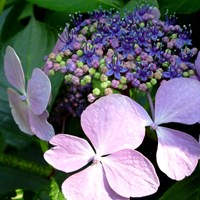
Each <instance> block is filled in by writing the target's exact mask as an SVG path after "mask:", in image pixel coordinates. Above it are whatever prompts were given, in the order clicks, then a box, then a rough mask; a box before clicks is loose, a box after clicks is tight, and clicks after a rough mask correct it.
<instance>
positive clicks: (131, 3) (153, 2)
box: [121, 0, 159, 11]
mask: <svg viewBox="0 0 200 200" xmlns="http://www.w3.org/2000/svg"><path fill="white" fill-rule="evenodd" d="M145 2H146V3H148V4H149V5H151V6H154V7H159V6H158V2H157V0H147V1H145ZM140 3H141V0H130V1H128V2H127V3H126V4H125V5H124V6H123V7H122V9H121V10H124V9H126V10H130V11H132V10H133V9H134V8H135V7H136V6H137V5H138V4H140Z"/></svg>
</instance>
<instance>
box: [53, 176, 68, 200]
mask: <svg viewBox="0 0 200 200" xmlns="http://www.w3.org/2000/svg"><path fill="white" fill-rule="evenodd" d="M50 187H51V191H50V194H49V196H50V197H51V200H65V197H64V195H63V194H62V192H61V191H60V188H59V185H58V183H57V182H56V180H55V179H54V178H52V180H51V185H50Z"/></svg>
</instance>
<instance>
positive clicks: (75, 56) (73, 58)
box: [71, 54, 79, 62]
mask: <svg viewBox="0 0 200 200" xmlns="http://www.w3.org/2000/svg"><path fill="white" fill-rule="evenodd" d="M71 59H72V60H73V61H74V62H76V61H77V60H78V59H79V56H78V55H77V54H73V55H72V58H71Z"/></svg>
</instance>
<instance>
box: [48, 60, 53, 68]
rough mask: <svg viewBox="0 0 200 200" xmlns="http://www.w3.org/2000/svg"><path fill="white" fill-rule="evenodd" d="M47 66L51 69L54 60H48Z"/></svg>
mask: <svg viewBox="0 0 200 200" xmlns="http://www.w3.org/2000/svg"><path fill="white" fill-rule="evenodd" d="M46 66H47V67H48V69H51V68H52V67H53V62H52V61H47V63H46Z"/></svg>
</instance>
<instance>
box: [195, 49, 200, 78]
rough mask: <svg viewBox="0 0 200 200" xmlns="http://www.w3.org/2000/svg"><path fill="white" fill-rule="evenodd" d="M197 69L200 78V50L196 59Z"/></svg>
mask: <svg viewBox="0 0 200 200" xmlns="http://www.w3.org/2000/svg"><path fill="white" fill-rule="evenodd" d="M195 69H196V70H197V73H198V77H199V78H200V51H199V52H198V55H197V58H196V60H195Z"/></svg>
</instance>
